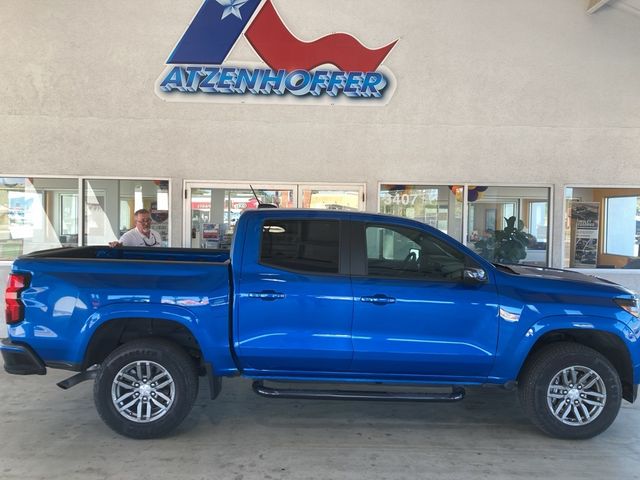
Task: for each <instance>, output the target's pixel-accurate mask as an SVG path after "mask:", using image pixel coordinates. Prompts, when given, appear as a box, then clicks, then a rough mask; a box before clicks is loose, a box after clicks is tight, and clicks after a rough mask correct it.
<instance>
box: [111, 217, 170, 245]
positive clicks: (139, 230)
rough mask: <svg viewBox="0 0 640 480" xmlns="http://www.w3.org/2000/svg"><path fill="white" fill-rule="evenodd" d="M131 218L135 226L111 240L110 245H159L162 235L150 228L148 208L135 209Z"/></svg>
mask: <svg viewBox="0 0 640 480" xmlns="http://www.w3.org/2000/svg"><path fill="white" fill-rule="evenodd" d="M133 218H134V219H135V222H136V227H135V228H132V229H131V230H129V231H128V232H125V233H124V234H123V235H122V236H121V237H120V240H119V241H117V242H111V243H109V245H111V246H112V247H122V246H124V247H161V246H162V237H161V236H160V234H159V233H158V232H156V231H155V230H152V229H151V214H150V213H149V210H146V209H144V208H143V209H141V210H138V211H136V213H135V214H134V216H133Z"/></svg>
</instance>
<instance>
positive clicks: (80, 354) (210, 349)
mask: <svg viewBox="0 0 640 480" xmlns="http://www.w3.org/2000/svg"><path fill="white" fill-rule="evenodd" d="M129 318H130V319H153V320H165V321H169V322H175V323H178V324H180V325H182V326H183V327H185V328H186V329H187V330H189V331H190V332H191V334H192V336H193V337H194V338H195V339H196V341H197V342H198V344H199V346H200V349H201V353H202V356H203V359H204V361H205V362H208V363H211V364H213V365H215V366H216V371H217V370H218V369H223V370H224V369H228V368H233V369H235V366H234V365H233V363H232V362H231V357H230V353H229V342H228V336H227V335H226V334H224V335H219V334H216V332H219V330H220V328H222V329H224V330H225V331H226V328H227V327H226V325H219V326H218V327H220V328H215V327H213V326H211V325H207V326H204V325H203V320H202V319H200V318H198V317H197V316H196V315H194V314H193V312H191V311H190V310H188V309H186V308H184V307H181V306H176V305H166V304H162V305H156V304H149V303H145V304H135V303H122V304H117V303H116V304H109V305H105V306H104V307H101V308H100V309H98V310H97V311H95V312H93V313H92V314H91V315H90V316H89V317H88V318H87V319H86V321H85V322H84V324H83V325H82V326H81V328H80V332H81V337H80V341H79V342H78V344H77V349H76V351H75V352H74V358H76V359H78V362H81V361H82V358H84V355H85V352H86V351H87V348H88V346H89V344H90V342H91V339H92V338H93V336H94V335H95V333H96V332H97V331H98V329H99V328H100V327H102V326H103V325H106V324H107V323H109V322H111V321H114V320H121V319H129ZM133 321H135V320H133Z"/></svg>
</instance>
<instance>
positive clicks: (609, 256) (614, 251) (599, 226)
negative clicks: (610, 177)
mask: <svg viewBox="0 0 640 480" xmlns="http://www.w3.org/2000/svg"><path fill="white" fill-rule="evenodd" d="M639 239H640V189H637V188H584V187H570V188H567V189H566V190H565V231H564V267H572V268H633V269H636V268H640V257H639V251H638V250H639V243H640V242H639Z"/></svg>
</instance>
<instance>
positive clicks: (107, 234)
mask: <svg viewBox="0 0 640 480" xmlns="http://www.w3.org/2000/svg"><path fill="white" fill-rule="evenodd" d="M83 204H84V244H85V245H104V244H107V243H109V242H111V241H114V240H118V239H119V238H120V237H121V236H122V235H123V234H124V233H125V232H127V231H128V230H130V229H132V228H135V226H136V225H135V221H134V218H133V217H134V213H135V212H136V211H138V210H140V209H143V208H144V209H146V210H149V212H150V213H151V222H152V223H151V228H152V229H153V230H155V231H156V232H158V234H159V235H160V238H161V239H162V245H163V246H167V245H168V244H169V182H168V181H165V180H103V179H91V180H85V181H84V199H83Z"/></svg>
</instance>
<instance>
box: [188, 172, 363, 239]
mask: <svg viewBox="0 0 640 480" xmlns="http://www.w3.org/2000/svg"><path fill="white" fill-rule="evenodd" d="M252 186H253V189H254V190H255V193H256V196H257V198H256V196H254V194H253V192H252V191H251V187H250V186H249V184H229V183H220V184H216V183H200V182H187V183H186V185H185V187H186V199H185V230H184V239H185V241H184V243H183V244H184V246H185V247H190V248H207V249H229V248H231V239H232V237H233V232H234V229H235V224H236V222H237V221H238V218H239V217H240V214H241V213H242V212H243V211H244V210H246V209H248V208H258V205H259V203H271V204H274V205H277V206H278V208H320V209H328V210H353V211H357V210H364V207H365V187H364V185H363V184H348V185H346V184H345V185H315V184H313V185H312V184H291V185H286V184H253V185H252Z"/></svg>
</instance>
